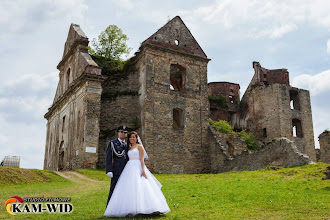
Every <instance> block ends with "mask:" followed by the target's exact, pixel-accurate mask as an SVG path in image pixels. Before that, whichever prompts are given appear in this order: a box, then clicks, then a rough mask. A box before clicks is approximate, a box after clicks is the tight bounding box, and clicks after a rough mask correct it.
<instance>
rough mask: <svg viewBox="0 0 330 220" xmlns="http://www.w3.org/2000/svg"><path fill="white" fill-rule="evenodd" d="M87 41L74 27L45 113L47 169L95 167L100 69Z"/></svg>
mask: <svg viewBox="0 0 330 220" xmlns="http://www.w3.org/2000/svg"><path fill="white" fill-rule="evenodd" d="M87 45H88V38H87V37H86V35H85V34H84V32H83V31H82V30H81V29H80V27H79V25H76V24H72V25H71V26H70V29H69V34H68V38H67V40H66V43H65V47H64V52H63V57H62V60H61V62H60V63H59V64H58V66H57V68H58V69H59V71H60V73H59V83H58V86H57V90H56V94H55V98H54V102H53V104H52V106H51V107H50V108H49V109H48V112H47V113H46V114H45V118H46V119H47V120H48V122H47V137H46V148H45V159H44V169H47V170H62V169H77V168H82V167H96V162H97V160H98V157H97V148H98V140H99V117H100V98H101V91H102V87H101V83H102V82H103V81H104V79H105V78H104V77H103V76H102V75H101V69H100V68H99V67H98V65H97V64H96V63H95V62H94V61H93V59H92V58H91V57H90V56H89V54H88V51H87Z"/></svg>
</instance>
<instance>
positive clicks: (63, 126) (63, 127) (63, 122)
mask: <svg viewBox="0 0 330 220" xmlns="http://www.w3.org/2000/svg"><path fill="white" fill-rule="evenodd" d="M64 129H65V116H64V117H63V119H62V132H63V131H64Z"/></svg>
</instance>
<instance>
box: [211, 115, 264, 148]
mask: <svg viewBox="0 0 330 220" xmlns="http://www.w3.org/2000/svg"><path fill="white" fill-rule="evenodd" d="M209 121H210V125H212V126H213V127H215V128H216V129H217V131H219V132H221V133H225V134H230V133H232V134H235V133H237V134H239V135H240V136H241V138H242V140H243V141H245V143H246V145H247V147H248V149H250V150H257V149H258V147H259V145H258V143H257V140H256V139H255V137H254V135H253V134H252V133H248V132H246V130H243V131H241V132H235V131H234V128H233V127H232V126H231V125H230V124H229V123H228V122H227V121H223V120H219V121H213V120H212V119H210V120H209Z"/></svg>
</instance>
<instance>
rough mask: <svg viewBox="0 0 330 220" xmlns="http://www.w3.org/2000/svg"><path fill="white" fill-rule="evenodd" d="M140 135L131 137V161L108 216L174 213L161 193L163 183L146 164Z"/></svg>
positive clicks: (120, 178)
mask: <svg viewBox="0 0 330 220" xmlns="http://www.w3.org/2000/svg"><path fill="white" fill-rule="evenodd" d="M139 140H140V138H139V136H138V134H137V133H136V132H134V131H132V132H130V133H129V134H128V143H129V150H128V158H129V161H128V162H127V164H126V166H125V168H124V170H123V172H122V173H121V175H120V177H119V179H118V182H117V185H116V187H115V189H114V191H113V194H112V197H111V199H110V201H109V204H108V206H107V209H106V210H105V213H104V215H105V216H107V217H124V216H127V215H128V216H134V215H137V214H155V213H157V214H164V213H167V212H169V211H170V208H169V207H168V205H167V203H166V199H165V197H164V195H163V193H162V191H161V190H160V188H161V186H162V185H161V184H160V182H159V181H158V180H157V179H156V178H155V177H154V176H153V175H152V173H151V172H150V171H149V170H148V169H147V167H146V166H145V164H144V158H147V154H146V152H145V150H144V148H143V145H142V143H141V141H140V142H139Z"/></svg>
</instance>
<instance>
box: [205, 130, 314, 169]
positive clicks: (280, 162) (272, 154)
mask: <svg viewBox="0 0 330 220" xmlns="http://www.w3.org/2000/svg"><path fill="white" fill-rule="evenodd" d="M222 136H223V134H219V133H218V132H216V131H215V130H214V129H213V128H210V130H209V141H210V157H211V158H210V161H211V172H213V173H220V172H227V171H231V170H236V171H242V170H258V169H262V168H265V167H267V166H268V165H273V166H281V167H292V166H300V165H304V164H308V163H311V162H312V161H311V160H310V158H309V157H308V156H307V155H305V154H302V153H301V152H300V151H299V150H298V149H297V147H296V146H295V144H294V143H293V142H292V141H290V140H289V139H287V138H279V139H277V140H273V141H272V142H270V143H268V144H266V145H265V146H263V147H261V148H260V149H258V150H257V151H249V150H247V149H245V150H244V148H242V151H241V152H240V153H239V154H237V155H235V156H233V157H232V156H231V155H229V154H228V152H227V149H226V144H224V141H223V140H224V139H223V137H222ZM237 141H238V140H236V142H237Z"/></svg>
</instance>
